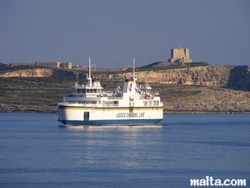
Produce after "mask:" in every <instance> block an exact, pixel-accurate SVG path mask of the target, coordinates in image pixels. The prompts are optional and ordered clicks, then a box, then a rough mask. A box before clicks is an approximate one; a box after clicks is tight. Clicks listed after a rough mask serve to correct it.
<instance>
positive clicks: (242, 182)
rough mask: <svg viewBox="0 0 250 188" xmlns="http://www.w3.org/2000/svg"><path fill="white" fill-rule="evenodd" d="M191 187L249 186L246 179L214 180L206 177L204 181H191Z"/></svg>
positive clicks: (211, 177)
mask: <svg viewBox="0 0 250 188" xmlns="http://www.w3.org/2000/svg"><path fill="white" fill-rule="evenodd" d="M190 186H247V180H246V179H225V180H221V179H214V178H213V176H206V178H204V179H190Z"/></svg>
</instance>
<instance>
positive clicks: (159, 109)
mask: <svg viewBox="0 0 250 188" xmlns="http://www.w3.org/2000/svg"><path fill="white" fill-rule="evenodd" d="M87 80H88V82H87V84H86V85H83V84H79V83H77V82H75V84H74V85H73V87H72V93H71V94H65V96H64V97H63V99H62V102H61V103H59V104H58V108H59V118H58V121H59V122H61V123H62V124H64V125H143V124H146V125H149V124H157V123H159V122H160V121H161V120H162V119H163V103H162V102H161V99H160V96H159V93H158V92H153V91H152V88H151V87H150V86H149V85H148V84H145V85H139V86H138V85H137V84H136V80H137V79H136V77H135V60H134V59H133V77H132V78H131V79H126V80H125V81H124V85H123V89H122V90H121V89H120V87H119V86H118V87H117V88H116V89H115V90H114V91H112V92H108V91H105V90H104V89H103V87H102V86H101V84H100V81H98V80H92V78H91V60H90V58H89V74H88V78H87Z"/></svg>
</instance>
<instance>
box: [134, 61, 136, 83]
mask: <svg viewBox="0 0 250 188" xmlns="http://www.w3.org/2000/svg"><path fill="white" fill-rule="evenodd" d="M133 80H134V81H135V80H136V78H135V58H133Z"/></svg>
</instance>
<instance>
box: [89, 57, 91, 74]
mask: <svg viewBox="0 0 250 188" xmlns="http://www.w3.org/2000/svg"><path fill="white" fill-rule="evenodd" d="M89 78H91V58H90V57H89Z"/></svg>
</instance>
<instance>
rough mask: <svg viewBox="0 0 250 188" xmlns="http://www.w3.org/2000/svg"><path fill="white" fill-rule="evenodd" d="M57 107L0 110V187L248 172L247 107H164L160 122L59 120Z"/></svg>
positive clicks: (135, 183) (155, 181) (171, 180)
mask: <svg viewBox="0 0 250 188" xmlns="http://www.w3.org/2000/svg"><path fill="white" fill-rule="evenodd" d="M57 119H58V115H57V114H43V113H0V187H1V188H5V187H7V188H11V187H22V188H23V187H25V188H29V187H42V188H44V187H46V188H47V187H53V188H54V187H58V188H59V187H60V188H64V187H67V188H68V187H84V188H85V187H86V188H88V187H97V188H98V187H119V188H123V187H124V188H125V187H126V188H128V187H129V188H133V187H143V188H151V187H153V188H156V187H157V188H158V187H171V188H175V187H176V188H179V187H180V188H185V187H191V185H190V179H205V178H206V177H207V176H209V177H213V178H214V179H221V180H225V179H246V183H247V184H246V186H245V187H250V115H249V114H164V119H163V120H162V121H161V122H160V124H158V125H154V126H152V125H143V126H116V125H112V126H93V127H91V126H89V127H87V126H79V127H63V126H61V125H60V123H59V122H57Z"/></svg>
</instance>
